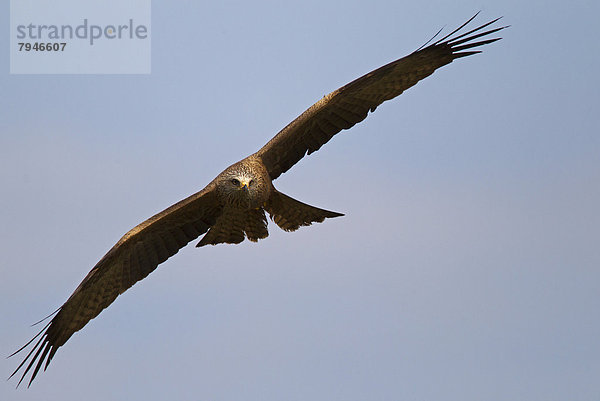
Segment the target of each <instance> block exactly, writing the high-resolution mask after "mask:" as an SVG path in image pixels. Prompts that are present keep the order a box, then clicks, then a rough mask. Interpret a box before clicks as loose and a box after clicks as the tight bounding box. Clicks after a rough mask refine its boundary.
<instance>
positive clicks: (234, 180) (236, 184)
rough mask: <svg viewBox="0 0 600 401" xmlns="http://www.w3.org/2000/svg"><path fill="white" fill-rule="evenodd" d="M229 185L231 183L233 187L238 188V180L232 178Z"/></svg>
mask: <svg viewBox="0 0 600 401" xmlns="http://www.w3.org/2000/svg"><path fill="white" fill-rule="evenodd" d="M231 183H232V184H233V185H235V186H236V187H239V186H240V180H238V179H237V178H232V179H231Z"/></svg>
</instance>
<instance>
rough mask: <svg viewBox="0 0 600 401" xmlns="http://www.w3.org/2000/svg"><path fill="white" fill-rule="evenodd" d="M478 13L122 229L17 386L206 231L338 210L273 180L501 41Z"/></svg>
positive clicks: (225, 231) (236, 237)
mask: <svg viewBox="0 0 600 401" xmlns="http://www.w3.org/2000/svg"><path fill="white" fill-rule="evenodd" d="M476 16H477V14H475V15H474V16H473V17H471V18H470V19H469V20H468V21H467V22H465V23H464V24H462V25H461V26H460V27H458V28H457V29H455V30H454V31H452V32H451V33H449V34H448V35H446V36H444V37H443V38H441V39H439V40H437V41H435V42H433V43H431V42H432V41H433V40H434V38H435V37H436V36H437V35H436V36H434V38H432V39H431V40H430V41H429V42H428V43H426V44H425V45H423V46H421V47H420V48H419V49H417V50H416V51H414V52H413V53H411V54H409V55H408V56H406V57H403V58H401V59H398V60H396V61H393V62H391V63H389V64H387V65H384V66H383V67H380V68H378V69H376V70H374V71H371V72H369V73H368V74H366V75H364V76H362V77H360V78H358V79H356V80H354V81H352V82H350V83H349V84H347V85H344V86H342V87H341V88H339V89H337V90H335V91H333V92H331V93H330V94H328V95H326V96H324V97H323V98H322V99H321V100H319V101H318V102H316V103H315V104H314V105H312V106H311V107H310V108H308V109H307V110H306V111H305V112H304V113H302V114H301V115H300V116H299V117H297V118H296V119H295V120H294V121H292V122H291V123H289V124H288V125H287V126H286V127H285V128H283V129H282V130H281V131H280V132H279V133H278V134H277V135H275V137H273V139H271V140H270V141H269V142H268V143H267V144H266V145H265V146H263V147H262V148H261V149H260V150H259V151H258V152H256V153H254V154H252V155H250V156H248V157H246V158H245V159H243V160H241V161H239V162H237V163H235V164H233V165H231V166H229V167H227V168H226V169H225V170H224V171H223V172H222V173H220V174H219V175H218V176H217V177H216V178H215V179H214V180H213V181H211V182H210V183H209V184H208V185H207V186H206V187H205V188H204V189H202V190H201V191H200V192H198V193H195V194H193V195H191V196H189V197H188V198H186V199H184V200H182V201H180V202H177V203H176V204H174V205H173V206H170V207H169V208H167V209H165V210H163V211H162V212H160V213H158V214H156V215H155V216H152V217H150V218H149V219H148V220H146V221H144V222H142V223H141V224H139V225H137V226H136V227H134V228H132V229H131V230H129V232H127V233H126V234H125V235H124V236H123V237H122V238H121V239H120V240H119V241H118V242H117V243H116V244H115V245H114V246H113V247H112V248H111V249H110V250H109V251H108V253H107V254H106V255H104V257H103V258H102V259H100V261H99V262H98V263H97V264H96V266H94V268H93V269H92V270H91V271H90V272H89V273H88V275H87V276H86V277H85V278H84V279H83V281H82V282H81V284H79V286H78V287H77V288H76V289H75V291H74V292H73V294H71V296H70V297H69V299H67V301H66V302H65V303H64V304H63V305H62V306H61V307H60V308H59V309H57V310H56V311H55V312H54V313H53V314H51V315H50V316H49V317H48V318H50V317H52V319H51V320H50V321H49V322H48V323H47V324H46V325H45V326H44V328H43V329H42V330H41V331H40V332H39V333H38V334H37V335H36V336H35V337H34V338H33V339H31V340H30V341H29V342H28V343H27V344H25V345H24V346H23V347H21V348H20V349H19V350H17V351H16V352H15V353H13V354H12V355H11V356H13V355H15V354H17V353H19V352H21V351H22V350H24V349H25V348H27V347H28V346H29V345H30V344H32V343H33V342H34V341H35V340H36V339H37V342H36V343H35V344H34V346H33V347H32V349H31V350H30V351H29V353H28V354H27V356H26V357H25V358H24V360H23V361H22V362H21V364H20V365H19V366H18V367H17V369H16V370H15V371H14V372H13V373H12V375H11V376H10V377H9V379H10V378H11V377H13V376H14V375H15V374H16V373H17V372H19V371H20V370H21V369H22V368H24V371H23V374H22V376H21V378H20V380H19V382H18V384H17V387H18V386H19V384H21V382H22V381H23V379H24V378H25V376H26V375H27V373H28V372H30V371H31V372H32V373H31V377H30V379H29V383H28V385H31V383H32V381H33V379H35V377H36V375H37V374H38V372H39V371H40V368H42V366H43V368H44V370H46V368H47V367H48V365H49V364H50V361H51V360H52V358H53V357H54V354H55V353H56V351H57V350H58V349H59V348H60V347H61V346H63V345H64V344H65V343H66V342H67V340H68V339H69V338H70V337H71V336H72V335H73V333H75V332H77V331H79V330H80V329H81V328H83V327H84V326H85V325H86V324H87V323H88V322H89V321H90V320H92V319H93V318H95V317H96V316H98V314H99V313H100V312H102V310H104V309H105V308H106V307H108V306H109V305H110V304H111V303H112V302H113V301H114V300H115V299H116V298H117V297H118V296H119V294H122V293H123V292H125V291H126V290H127V289H128V288H130V287H131V286H133V285H134V284H135V283H136V282H138V281H140V280H142V279H143V278H145V277H146V276H147V275H148V274H150V272H152V271H154V269H156V268H157V267H158V265H159V264H161V263H163V262H164V261H165V260H167V259H168V258H170V257H171V256H173V255H175V254H176V253H177V252H178V251H179V249H181V248H183V247H184V246H186V245H187V244H188V243H189V242H190V241H193V240H194V239H196V238H198V237H199V236H201V235H204V236H203V237H202V239H201V240H200V241H199V242H198V244H197V245H196V246H197V247H201V246H204V245H209V244H210V245H216V244H221V243H227V244H238V243H240V242H242V241H243V240H244V238H248V239H249V240H250V241H253V242H256V241H258V240H259V239H263V238H266V237H267V236H268V235H269V233H268V231H267V218H266V214H265V212H266V213H268V214H269V216H270V218H271V220H273V221H274V222H275V224H277V225H278V226H279V227H280V228H282V229H283V230H285V231H294V230H296V229H298V228H299V227H300V226H308V225H310V224H312V223H315V222H319V223H320V222H322V221H323V220H324V219H326V218H333V217H338V216H342V214H341V213H337V212H332V211H329V210H325V209H320V208H317V207H314V206H309V205H307V204H305V203H302V202H300V201H298V200H296V199H293V198H291V197H289V196H288V195H285V194H283V193H281V192H279V191H278V190H277V189H275V187H274V186H273V181H274V180H275V179H276V178H277V177H279V176H280V175H281V174H282V173H285V172H286V171H288V170H289V169H290V168H291V167H292V166H293V165H294V164H296V163H297V162H298V161H299V160H300V159H302V158H303V157H304V156H305V155H306V154H311V153H312V152H315V151H317V150H319V149H320V148H321V146H323V145H324V144H325V143H327V142H328V141H329V140H330V139H331V138H332V137H333V136H334V135H335V134H337V133H338V132H340V131H342V130H345V129H348V128H350V127H352V126H354V125H355V124H357V123H359V122H361V121H362V120H364V119H365V118H366V117H367V114H368V113H369V112H373V111H375V109H376V108H377V106H379V105H380V104H381V103H383V102H385V101H386V100H390V99H393V98H395V97H396V96H398V95H400V94H401V93H402V92H404V91H405V90H406V89H408V88H410V87H411V86H413V85H415V84H416V83H417V82H419V81H420V80H422V79H423V78H425V77H428V76H429V75H431V74H432V73H433V72H434V71H435V70H437V69H438V68H440V67H442V66H444V65H446V64H449V63H451V62H452V61H454V60H456V59H458V58H461V57H465V56H470V55H473V54H476V53H480V52H481V51H480V50H477V49H478V48H479V47H481V46H483V45H487V44H490V43H492V42H495V41H497V40H499V39H500V38H498V37H496V38H494V37H490V35H492V34H494V33H496V32H498V31H500V30H502V29H504V28H506V26H500V27H494V25H493V24H494V23H496V22H497V21H498V20H499V18H497V19H494V20H492V21H490V22H487V23H485V24H483V25H480V26H478V27H476V28H474V29H470V30H467V29H468V28H466V26H467V25H468V24H469V23H470V22H472V21H473V19H475V17H476ZM463 31H466V32H463ZM438 34H439V32H438ZM38 337H39V339H38Z"/></svg>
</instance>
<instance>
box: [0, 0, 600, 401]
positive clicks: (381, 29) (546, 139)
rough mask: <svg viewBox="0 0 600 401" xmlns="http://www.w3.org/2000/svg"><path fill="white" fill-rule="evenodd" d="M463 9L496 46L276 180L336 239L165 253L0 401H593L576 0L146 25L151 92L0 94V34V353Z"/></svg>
mask: <svg viewBox="0 0 600 401" xmlns="http://www.w3.org/2000/svg"><path fill="white" fill-rule="evenodd" d="M477 10H482V13H481V16H480V17H479V18H478V21H481V22H483V21H486V20H488V19H492V18H495V17H497V16H499V15H504V20H503V21H504V23H506V24H510V25H512V27H511V28H510V29H509V30H506V31H504V32H503V34H502V36H503V37H504V39H503V40H502V41H500V42H497V43H495V44H493V45H491V46H488V47H486V48H485V50H484V53H483V54H481V55H477V56H474V57H470V58H466V59H462V60H460V61H457V62H455V63H452V64H451V65H449V66H447V67H445V68H443V69H442V70H440V71H438V72H436V73H435V74H434V75H433V76H431V77H429V78H427V79H426V80H425V81H423V82H421V83H419V84H418V85H417V86H416V87H414V88H412V89H410V90H408V91H407V92H406V93H404V94H403V95H402V96H400V97H399V98H397V99H395V100H393V101H390V102H387V103H385V104H384V105H382V106H381V107H380V108H378V109H377V111H376V112H375V113H374V114H372V115H370V116H369V117H368V118H367V120H365V121H364V122H363V123H362V124H360V125H359V126H356V127H354V128H353V129H351V130H350V131H345V132H344V133H343V134H339V135H338V136H336V137H335V138H334V139H333V140H332V141H331V142H330V143H328V144H327V145H325V146H324V147H323V148H322V149H321V150H319V152H317V153H315V154H313V155H311V156H309V157H307V158H305V159H303V160H302V161H301V162H300V163H298V164H297V165H296V166H295V167H294V168H293V169H292V170H290V171H289V172H288V173H286V174H284V175H283V176H282V177H280V178H279V179H278V180H277V181H275V186H276V187H277V188H278V189H279V190H281V191H282V192H284V193H287V194H289V195H290V196H292V197H294V198H297V199H299V200H302V201H304V202H306V203H309V204H312V205H316V206H319V207H323V208H326V209H330V210H336V211H339V212H342V213H345V214H346V215H345V216H344V217H342V218H337V219H332V220H328V221H326V222H325V223H323V224H317V225H314V226H311V227H307V228H303V229H300V230H299V231H297V232H295V233H285V232H282V231H281V230H279V229H278V228H277V227H276V226H275V225H274V224H272V223H271V224H270V236H269V238H267V239H266V240H264V241H260V242H259V243H258V244H253V243H247V242H246V243H243V244H240V245H237V246H232V245H221V246H216V247H205V248H202V249H196V248H194V247H193V246H189V247H187V248H184V249H183V250H182V251H180V253H179V254H177V255H176V256H175V257H173V258H171V259H170V260H168V261H167V262H166V263H164V264H163V265H161V266H160V267H159V268H158V269H157V270H156V271H155V272H154V273H152V274H151V275H150V276H149V277H148V278H147V279H145V280H144V281H142V282H140V283H138V284H137V285H135V286H134V287H133V288H132V289H130V290H129V291H127V292H126V293H125V294H123V295H122V296H121V297H119V298H118V299H117V301H116V302H115V303H114V304H113V305H111V306H110V307H109V308H108V309H107V310H105V311H104V312H103V313H102V314H101V315H100V316H99V317H98V318H97V319H94V320H93V321H92V322H91V323H90V324H89V325H88V326H86V327H85V328H84V329H83V330H82V331H80V332H79V333H77V334H75V335H74V336H73V337H72V338H71V339H70V340H69V342H68V343H67V344H66V345H65V346H64V347H63V348H61V349H60V350H59V352H58V353H57V355H56V357H55V358H54V360H53V362H52V364H51V366H50V367H49V369H48V371H46V372H45V373H43V374H41V375H40V376H38V378H37V379H36V382H34V384H33V385H32V387H31V388H29V389H27V390H26V389H25V388H23V389H19V390H16V391H15V390H14V385H15V383H14V382H13V381H10V382H7V383H4V384H3V385H1V386H0V399H3V400H4V399H7V400H8V399H10V400H39V399H45V400H80V399H86V400H104V399H131V400H149V399H166V398H168V399H180V400H188V399H189V400H236V399H244V400H281V399H286V400H307V399H311V400H366V399H372V400H399V399H402V400H425V399H426V400H457V401H458V400H461V401H463V400H483V399H485V400H511V401H514V400H565V399H571V400H595V399H597V397H598V395H599V394H600V384H599V383H598V380H597V378H598V377H600V345H599V344H600V343H599V342H598V338H600V321H599V319H598V310H599V309H600V270H599V268H598V266H600V246H598V240H599V238H600V217H599V214H598V205H599V204H600V184H599V183H600V157H599V155H600V135H598V132H600V123H599V119H598V115H597V108H598V104H600V82H599V81H600V80H599V78H598V74H597V71H599V70H600V60H599V57H600V56H599V52H598V44H597V40H596V38H597V16H598V15H599V13H600V6H599V5H598V4H597V3H596V2H592V1H572V2H542V1H530V2H522V1H502V2H500V1H487V2H477V1H460V2H443V1H424V2H413V3H409V4H407V3H406V2H399V1H398V2H390V1H371V2H368V3H367V2H357V1H353V2H346V3H345V4H344V5H341V4H340V3H339V2H333V1H305V2H301V3H295V4H284V3H281V2H258V3H243V2H239V3H238V2H224V3H221V4H219V5H217V4H212V5H204V4H198V3H194V2H183V1H174V2H169V3H168V5H167V4H166V3H164V4H163V3H160V4H159V3H158V2H154V3H153V7H152V28H151V29H152V73H151V74H150V75H79V76H75V75H9V73H8V71H9V60H8V54H9V52H8V46H9V42H8V37H7V35H2V36H0V44H1V45H2V48H4V49H5V50H4V51H3V52H1V54H0V65H2V66H4V68H3V71H4V72H3V73H1V74H0V88H2V91H3V96H1V97H0V182H1V183H2V208H1V209H0V210H1V211H0V218H1V220H2V222H3V224H2V225H0V233H1V236H2V239H3V240H2V241H1V243H0V252H1V254H2V262H1V263H0V273H1V275H2V280H1V281H0V300H1V302H0V316H1V318H0V319H1V327H2V330H0V349H1V350H2V353H3V355H8V354H10V353H11V352H12V351H14V350H15V349H17V348H18V347H19V346H21V345H22V344H24V343H25V342H26V341H27V340H29V338H30V337H32V336H33V335H34V334H35V333H37V330H36V328H32V327H30V326H29V325H30V324H31V323H33V322H35V321H37V320H39V319H40V318H41V317H43V316H45V315H47V314H48V313H50V312H52V311H53V310H55V309H56V308H57V307H58V306H60V305H61V304H62V303H63V302H64V301H65V300H66V299H67V298H68V296H69V295H70V294H71V292H72V291H73V290H74V289H75V287H76V286H77V284H78V283H79V282H80V281H81V279H82V278H83V277H84V276H85V275H86V274H87V272H88V271H89V270H90V269H91V267H92V266H93V265H94V264H95V263H96V262H97V261H98V260H99V259H100V257H102V255H104V253H105V252H106V251H107V250H108V249H109V248H110V247H111V246H112V245H113V244H114V243H115V242H116V241H117V240H118V239H119V238H120V236H121V235H122V234H123V233H125V232H126V231H127V230H128V229H130V228H131V227H133V226H134V225H136V224H137V223H139V222H141V221H142V220H144V219H146V218H147V217H149V216H151V215H152V214H154V213H156V212H158V211H160V210H162V209H164V208H165V207H167V206H169V205H170V204H172V203H174V202H176V201H178V200H180V199H182V198H184V197H185V196H187V195H190V194H192V193H194V192H196V191H198V190H200V189H201V188H202V187H204V185H206V184H207V183H208V182H209V181H210V180H211V179H212V178H213V177H214V176H215V175H216V174H218V173H219V172H220V171H221V170H222V169H223V168H225V167H226V166H228V165H229V164H231V163H233V162H235V161H237V160H239V159H241V158H243V157H245V156H247V155H248V154H250V153H252V152H254V151H256V150H257V149H258V148H260V147H261V146H262V145H263V144H264V143H265V142H266V141H267V140H268V139H270V138H271V137H272V136H273V135H275V133H276V132H277V131H278V130H279V129H281V128H282V127H283V126H285V125H286V124H287V123H288V122H289V121H291V120H292V119H293V118H295V117H296V116H297V115H298V114H300V113H301V112H302V111H304V110H305V109H306V108H307V107H308V106H310V105H311V104H312V103H314V102H315V101H316V100H318V99H319V98H320V97H321V96H323V95H324V94H326V93H328V92H330V91H332V90H334V89H336V88H338V87H339V86H341V85H343V84H345V83H347V82H349V81H351V80H352V79H354V78H356V77H358V76H360V75H362V74H364V73H366V72H368V71H370V70H372V69H374V68H377V67H379V66H380V65H383V64H385V63H387V62H389V61H391V60H394V59H396V58H398V57H400V56H403V55H406V54H408V53H410V52H411V51H412V50H414V49H416V48H417V47H419V46H420V45H421V44H422V43H424V42H425V41H426V40H427V39H428V38H430V37H431V36H432V35H433V34H434V33H435V32H436V31H437V30H438V29H439V28H441V27H443V26H445V27H446V29H447V30H449V29H453V28H454V27H455V26H458V25H460V24H461V23H462V22H463V21H465V20H466V19H467V18H468V17H470V16H471V15H472V14H473V13H474V12H476V11H477ZM8 11H9V9H8V2H5V3H4V13H3V15H5V17H4V18H2V20H1V22H0V23H1V24H2V26H3V27H4V30H3V31H4V32H5V33H6V32H7V31H8V23H9V20H8V14H9V13H8ZM357 161H358V162H357ZM18 362H20V360H19V359H15V358H11V359H8V360H6V359H3V360H2V362H0V373H1V374H2V375H4V376H5V377H8V375H9V374H10V373H11V372H12V370H13V369H14V368H15V367H16V365H17V364H18Z"/></svg>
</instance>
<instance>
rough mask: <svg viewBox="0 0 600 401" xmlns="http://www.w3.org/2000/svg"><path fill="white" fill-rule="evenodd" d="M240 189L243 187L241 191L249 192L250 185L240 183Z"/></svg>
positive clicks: (243, 182)
mask: <svg viewBox="0 0 600 401" xmlns="http://www.w3.org/2000/svg"><path fill="white" fill-rule="evenodd" d="M240 187H241V188H240V189H242V190H244V191H246V192H248V183H247V182H246V181H242V182H241V183H240Z"/></svg>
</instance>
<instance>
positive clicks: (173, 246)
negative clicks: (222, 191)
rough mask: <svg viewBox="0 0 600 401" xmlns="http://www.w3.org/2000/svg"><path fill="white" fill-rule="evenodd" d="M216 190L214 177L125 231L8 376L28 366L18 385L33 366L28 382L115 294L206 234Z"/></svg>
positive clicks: (216, 213) (215, 203)
mask: <svg viewBox="0 0 600 401" xmlns="http://www.w3.org/2000/svg"><path fill="white" fill-rule="evenodd" d="M215 188H216V185H215V184H214V181H213V182H211V183H210V184H209V185H208V186H207V187H206V188H204V189H203V190H202V191H200V192H198V193H196V194H194V195H192V196H190V197H188V198H186V199H184V200H182V201H181V202H178V203H176V204H174V205H173V206H171V207H169V208H167V209H165V210H164V211H162V212H160V213H158V214H157V215H155V216H153V217H151V218H149V219H148V220H146V221H144V222H143V223H141V224H139V225H138V226H137V227H135V228H133V229H132V230H130V231H129V232H128V233H127V234H125V235H124V236H123V238H121V239H120V240H119V242H117V243H116V244H115V246H113V247H112V249H111V250H110V251H108V253H107V254H106V255H104V257H103V258H102V259H100V261H99V262H98V263H97V264H96V266H94V268H93V269H92V270H91V271H90V272H89V273H88V275H87V276H86V277H85V278H84V279H83V281H82V282H81V284H79V286H78V287H77V289H76V290H75V291H74V292H73V294H72V295H71V296H70V297H69V299H68V300H67V302H65V303H64V305H63V306H61V307H60V308H59V309H58V310H57V311H56V312H55V314H54V317H53V318H52V320H50V322H49V323H48V324H47V325H46V326H45V327H44V328H43V329H42V330H41V331H40V332H39V333H38V335H37V336H35V337H34V338H33V339H32V340H31V341H29V342H28V343H27V344H25V346H23V347H22V348H21V349H19V350H18V351H17V352H15V353H14V354H13V355H15V354H16V353H18V352H20V351H22V350H23V349H25V348H26V347H27V346H28V345H29V344H31V343H32V342H33V341H34V340H36V339H37V338H38V337H39V336H41V337H40V338H39V339H38V341H37V343H36V344H35V346H34V347H33V349H32V350H31V351H30V352H29V353H28V354H27V357H26V358H25V359H24V360H23V362H21V364H20V365H19V366H18V367H17V369H16V370H15V371H14V372H13V374H12V375H11V377H12V376H14V375H15V374H16V373H17V372H18V371H19V370H20V369H21V368H22V367H25V366H26V367H25V370H24V372H23V375H22V376H21V379H20V380H19V384H21V382H22V381H23V379H24V378H25V375H27V372H29V371H30V370H31V369H33V373H32V374H31V379H30V380H29V384H31V382H32V381H33V379H34V378H35V376H36V375H37V373H38V372H39V370H40V368H41V367H42V365H43V366H44V370H45V369H46V368H47V367H48V364H49V363H50V361H51V360H52V357H53V356H54V354H55V353H56V351H57V350H58V348H59V347H61V346H62V345H63V344H64V343H65V342H67V340H68V339H69V338H70V337H71V336H72V335H73V333H75V332H76V331H78V330H80V329H81V328H82V327H83V326H85V325H86V324H87V323H88V322H89V321H90V320H92V319H93V318H94V317H96V316H98V314H99V313H100V312H101V311H102V310H103V309H104V308H106V307H107V306H108V305H110V304H111V303H112V302H113V301H114V300H115V299H116V298H117V296H119V294H122V293H123V292H125V291H126V290H127V289H128V288H130V287H131V286H132V285H134V284H135V283H136V282H138V281H139V280H141V279H143V278H144V277H146V276H147V275H148V274H150V273H151V272H152V271H154V270H155V269H156V267H157V266H158V265H159V264H161V263H162V262H164V261H165V260H167V259H168V258H170V257H171V256H173V255H175V254H176V253H177V252H178V251H179V249H181V248H183V247H184V246H185V245H186V244H187V243H188V242H190V241H192V240H194V239H196V238H197V237H198V236H200V235H202V234H204V233H205V232H206V231H207V230H208V229H209V228H210V226H212V225H213V224H214V223H215V221H216V219H217V217H218V216H219V215H220V214H221V205H220V204H219V202H218V200H217V194H216V190H215ZM11 356H12V355H11ZM44 360H45V363H44ZM19 384H17V386H18V385H19Z"/></svg>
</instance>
